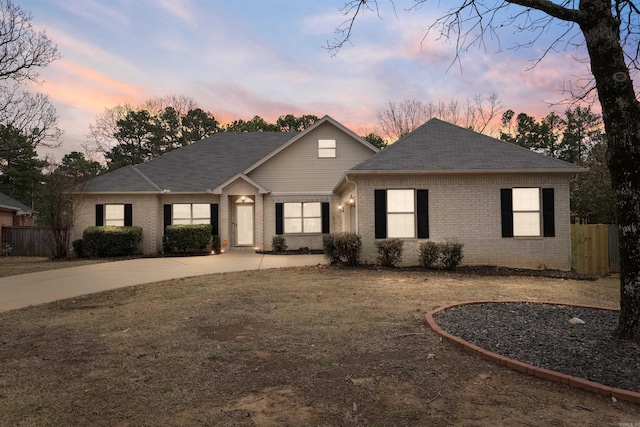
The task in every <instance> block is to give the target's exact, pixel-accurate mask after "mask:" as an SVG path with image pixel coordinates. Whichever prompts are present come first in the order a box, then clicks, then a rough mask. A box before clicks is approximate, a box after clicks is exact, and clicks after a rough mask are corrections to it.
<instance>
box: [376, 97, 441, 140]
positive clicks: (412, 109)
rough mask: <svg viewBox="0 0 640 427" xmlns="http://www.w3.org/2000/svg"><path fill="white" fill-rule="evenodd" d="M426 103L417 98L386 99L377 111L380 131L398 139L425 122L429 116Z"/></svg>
mask: <svg viewBox="0 0 640 427" xmlns="http://www.w3.org/2000/svg"><path fill="white" fill-rule="evenodd" d="M429 114H430V111H429V107H428V105H426V104H425V103H423V102H422V101H419V100H417V99H405V100H403V101H401V102H400V103H395V102H392V101H388V102H387V103H386V104H385V106H384V108H383V109H382V110H379V111H378V113H377V116H378V123H379V124H380V129H381V130H382V132H383V133H384V134H385V135H386V136H387V137H388V138H390V139H398V138H401V137H403V136H404V135H406V134H408V133H409V132H411V131H413V130H414V129H416V128H417V127H418V126H420V125H422V124H423V123H424V122H426V121H427V120H428V119H429V118H430V116H429Z"/></svg>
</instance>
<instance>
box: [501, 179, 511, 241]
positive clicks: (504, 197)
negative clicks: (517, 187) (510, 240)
mask: <svg viewBox="0 0 640 427" xmlns="http://www.w3.org/2000/svg"><path fill="white" fill-rule="evenodd" d="M500 211H501V213H502V237H513V192H512V191H511V189H510V188H503V189H501V190H500Z"/></svg>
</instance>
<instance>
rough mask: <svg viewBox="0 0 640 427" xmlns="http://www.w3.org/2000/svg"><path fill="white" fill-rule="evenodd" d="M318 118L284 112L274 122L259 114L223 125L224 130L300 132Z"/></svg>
mask: <svg viewBox="0 0 640 427" xmlns="http://www.w3.org/2000/svg"><path fill="white" fill-rule="evenodd" d="M318 120H319V119H318V117H317V116H314V115H311V114H307V115H302V116H300V117H296V116H294V115H293V114H286V115H284V116H280V117H278V120H277V121H276V123H267V121H266V120H265V119H263V118H262V117H260V116H254V117H253V119H251V120H249V121H245V120H242V119H239V120H234V121H233V122H231V124H229V125H227V126H226V127H225V129H224V130H225V132H300V131H303V130H305V129H306V128H308V127H309V126H311V125H313V124H314V123H315V122H317V121H318Z"/></svg>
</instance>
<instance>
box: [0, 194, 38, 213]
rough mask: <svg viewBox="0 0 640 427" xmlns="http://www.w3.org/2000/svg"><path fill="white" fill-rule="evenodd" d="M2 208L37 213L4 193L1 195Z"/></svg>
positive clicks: (0, 205) (0, 203) (0, 204)
mask: <svg viewBox="0 0 640 427" xmlns="http://www.w3.org/2000/svg"><path fill="white" fill-rule="evenodd" d="M0 207H3V208H5V209H11V210H16V211H24V212H35V211H34V210H33V209H31V208H30V207H29V206H27V205H25V204H24V203H22V202H20V201H18V200H16V199H14V198H13V197H9V196H7V195H6V194H4V193H0Z"/></svg>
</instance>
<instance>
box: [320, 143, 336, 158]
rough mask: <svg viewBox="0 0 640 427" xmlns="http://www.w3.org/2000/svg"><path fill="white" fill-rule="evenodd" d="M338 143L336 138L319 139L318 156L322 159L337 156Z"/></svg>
mask: <svg viewBox="0 0 640 427" xmlns="http://www.w3.org/2000/svg"><path fill="white" fill-rule="evenodd" d="M336 147H337V143H336V140H335V139H319V140H318V157H319V158H321V159H330V158H335V157H336V153H337V148H336Z"/></svg>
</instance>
